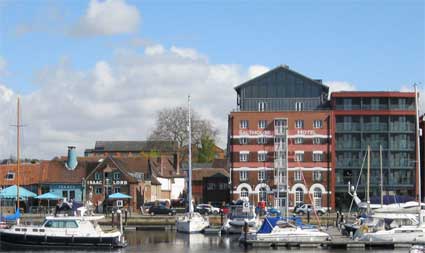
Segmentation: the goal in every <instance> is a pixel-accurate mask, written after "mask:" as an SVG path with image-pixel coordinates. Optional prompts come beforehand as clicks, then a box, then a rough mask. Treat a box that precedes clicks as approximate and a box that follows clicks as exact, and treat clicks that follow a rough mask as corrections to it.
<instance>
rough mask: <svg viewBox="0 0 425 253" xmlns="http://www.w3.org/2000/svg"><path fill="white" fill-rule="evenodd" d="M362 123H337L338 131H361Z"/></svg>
mask: <svg viewBox="0 0 425 253" xmlns="http://www.w3.org/2000/svg"><path fill="white" fill-rule="evenodd" d="M360 129H361V128H360V123H354V122H353V123H336V131H337V132H359V131H360Z"/></svg>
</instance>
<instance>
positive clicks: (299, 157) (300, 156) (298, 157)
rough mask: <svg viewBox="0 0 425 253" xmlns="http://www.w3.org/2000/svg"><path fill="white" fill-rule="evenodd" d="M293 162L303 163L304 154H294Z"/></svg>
mask: <svg viewBox="0 0 425 253" xmlns="http://www.w3.org/2000/svg"><path fill="white" fill-rule="evenodd" d="M294 161H296V162H304V152H295V156H294Z"/></svg>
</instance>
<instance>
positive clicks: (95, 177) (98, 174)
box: [94, 172, 102, 180]
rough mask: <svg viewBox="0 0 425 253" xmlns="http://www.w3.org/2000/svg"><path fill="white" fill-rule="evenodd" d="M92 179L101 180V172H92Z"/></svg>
mask: <svg viewBox="0 0 425 253" xmlns="http://www.w3.org/2000/svg"><path fill="white" fill-rule="evenodd" d="M94 180H102V173H101V172H96V173H94Z"/></svg>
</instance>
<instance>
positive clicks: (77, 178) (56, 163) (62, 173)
mask: <svg viewBox="0 0 425 253" xmlns="http://www.w3.org/2000/svg"><path fill="white" fill-rule="evenodd" d="M65 162H66V159H64V158H60V159H53V160H50V161H43V162H41V168H42V179H41V183H47V184H49V183H63V184H81V181H82V179H83V178H85V177H86V176H87V174H88V173H89V172H90V171H91V170H93V169H94V168H95V167H96V166H97V164H98V160H97V159H87V158H85V159H80V158H78V165H77V167H76V168H75V169H74V170H68V169H67V168H66V167H65Z"/></svg>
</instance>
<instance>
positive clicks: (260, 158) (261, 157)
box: [258, 152, 267, 162]
mask: <svg viewBox="0 0 425 253" xmlns="http://www.w3.org/2000/svg"><path fill="white" fill-rule="evenodd" d="M266 160H267V153H265V152H261V153H258V161H259V162H264V161H266Z"/></svg>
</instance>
